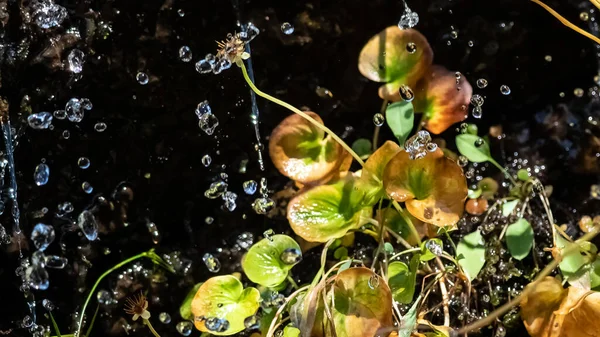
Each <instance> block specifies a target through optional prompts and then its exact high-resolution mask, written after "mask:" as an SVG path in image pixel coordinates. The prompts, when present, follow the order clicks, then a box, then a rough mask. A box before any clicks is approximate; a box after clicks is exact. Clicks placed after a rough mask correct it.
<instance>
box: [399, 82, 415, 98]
mask: <svg viewBox="0 0 600 337" xmlns="http://www.w3.org/2000/svg"><path fill="white" fill-rule="evenodd" d="M399 91H400V97H402V99H403V100H405V101H406V102H412V101H413V99H415V94H414V93H413V91H412V89H411V88H410V87H409V86H408V85H404V84H403V85H401V86H400V89H399Z"/></svg>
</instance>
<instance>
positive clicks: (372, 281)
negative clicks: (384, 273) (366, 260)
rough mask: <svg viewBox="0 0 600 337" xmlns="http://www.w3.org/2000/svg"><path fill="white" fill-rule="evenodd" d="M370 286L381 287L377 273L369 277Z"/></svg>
mask: <svg viewBox="0 0 600 337" xmlns="http://www.w3.org/2000/svg"><path fill="white" fill-rule="evenodd" d="M368 284H369V288H371V289H375V288H377V287H379V276H377V275H371V277H370V278H369V282H368Z"/></svg>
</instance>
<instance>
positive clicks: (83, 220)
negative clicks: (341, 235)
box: [77, 211, 98, 241]
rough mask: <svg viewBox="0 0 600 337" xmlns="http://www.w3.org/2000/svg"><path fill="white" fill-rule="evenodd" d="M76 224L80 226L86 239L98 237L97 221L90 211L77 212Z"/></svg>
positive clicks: (92, 239) (91, 239)
mask: <svg viewBox="0 0 600 337" xmlns="http://www.w3.org/2000/svg"><path fill="white" fill-rule="evenodd" d="M77 226H79V228H81V231H82V232H83V234H84V235H85V237H86V238H87V239H88V240H90V241H94V240H96V238H98V223H97V222H96V218H95V217H94V215H93V214H92V213H91V212H90V211H83V212H81V214H79V216H78V217H77Z"/></svg>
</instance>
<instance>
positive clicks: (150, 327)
mask: <svg viewBox="0 0 600 337" xmlns="http://www.w3.org/2000/svg"><path fill="white" fill-rule="evenodd" d="M144 324H146V325H147V326H148V329H150V331H151V332H152V334H153V335H154V336H155V337H160V335H159V334H158V332H156V330H154V327H153V326H152V323H150V321H149V320H147V319H144Z"/></svg>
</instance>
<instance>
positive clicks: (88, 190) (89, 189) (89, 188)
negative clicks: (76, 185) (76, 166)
mask: <svg viewBox="0 0 600 337" xmlns="http://www.w3.org/2000/svg"><path fill="white" fill-rule="evenodd" d="M81 189H82V190H83V192H85V193H87V194H90V193H92V192H94V187H93V186H92V184H90V183H89V182H87V181H84V182H82V183H81Z"/></svg>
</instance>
